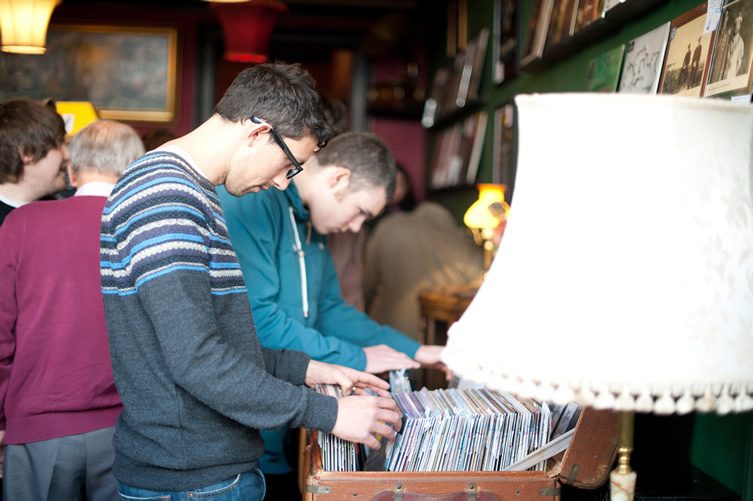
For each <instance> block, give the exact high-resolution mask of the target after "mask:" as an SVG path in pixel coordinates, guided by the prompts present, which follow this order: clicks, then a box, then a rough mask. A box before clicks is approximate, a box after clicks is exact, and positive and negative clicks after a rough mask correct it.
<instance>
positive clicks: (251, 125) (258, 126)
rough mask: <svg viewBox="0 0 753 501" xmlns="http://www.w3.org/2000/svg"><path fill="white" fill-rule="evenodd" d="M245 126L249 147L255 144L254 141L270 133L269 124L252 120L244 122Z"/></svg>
mask: <svg viewBox="0 0 753 501" xmlns="http://www.w3.org/2000/svg"><path fill="white" fill-rule="evenodd" d="M243 126H244V127H245V131H246V136H245V137H246V143H247V144H248V145H249V146H250V145H251V144H253V142H254V141H256V140H257V139H259V138H260V136H262V135H263V134H266V133H267V132H269V124H267V123H264V122H260V123H256V122H254V121H253V120H251V119H250V118H249V119H248V120H244V121H243ZM265 140H266V139H265Z"/></svg>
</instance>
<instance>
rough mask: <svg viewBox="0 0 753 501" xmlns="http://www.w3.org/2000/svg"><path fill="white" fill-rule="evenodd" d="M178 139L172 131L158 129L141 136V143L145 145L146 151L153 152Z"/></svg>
mask: <svg viewBox="0 0 753 501" xmlns="http://www.w3.org/2000/svg"><path fill="white" fill-rule="evenodd" d="M176 137H177V136H176V135H175V133H174V132H173V131H171V130H170V129H165V128H164V127H158V128H156V129H149V130H148V131H147V132H145V133H143V134H142V135H141V142H143V143H144V150H146V151H152V150H156V149H157V148H159V147H160V146H162V145H163V144H165V143H166V142H168V141H171V140H173V139H175V138H176Z"/></svg>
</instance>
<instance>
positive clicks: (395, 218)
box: [364, 201, 483, 340]
mask: <svg viewBox="0 0 753 501" xmlns="http://www.w3.org/2000/svg"><path fill="white" fill-rule="evenodd" d="M364 263H365V266H364V270H365V273H364V288H365V289H364V294H365V297H366V311H367V312H368V313H369V315H371V317H372V318H374V320H376V321H377V322H381V323H384V324H386V325H390V326H392V327H394V328H395V329H399V330H400V331H402V332H405V333H406V334H408V335H409V336H411V337H412V338H413V339H416V340H421V339H422V337H423V331H422V329H421V314H420V305H419V301H418V295H419V292H421V290H423V289H427V288H431V287H433V286H438V285H451V284H466V283H469V282H471V281H472V280H474V279H477V278H478V277H479V276H481V273H482V271H483V262H482V253H481V250H480V248H479V247H478V246H477V245H475V244H474V243H473V239H472V238H471V237H470V235H469V234H468V232H467V231H466V230H465V229H464V228H461V227H459V226H458V225H457V222H456V221H455V218H454V217H453V215H452V214H451V213H450V212H449V211H448V210H447V209H445V208H444V207H443V206H441V205H439V204H437V203H435V202H426V201H425V202H422V203H420V204H419V205H418V206H417V207H416V208H415V209H414V210H412V211H393V212H391V213H390V214H387V215H386V216H384V217H383V218H382V219H381V221H380V222H379V224H378V225H377V226H376V228H374V230H373V231H372V232H371V234H370V236H369V240H368V241H367V243H366V257H365V259H364Z"/></svg>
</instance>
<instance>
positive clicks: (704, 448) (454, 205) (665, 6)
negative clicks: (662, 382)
mask: <svg viewBox="0 0 753 501" xmlns="http://www.w3.org/2000/svg"><path fill="white" fill-rule="evenodd" d="M531 3H532V2H529V1H523V0H521V1H519V5H520V6H521V7H520V8H521V12H520V13H519V19H518V27H519V32H520V34H521V36H520V37H519V39H520V40H526V33H525V31H526V30H527V26H528V19H529V18H530V16H531V12H530V10H531ZM700 3H701V2H699V1H697V0H672V1H666V2H660V5H658V6H657V7H655V8H653V9H651V10H650V11H648V12H647V13H645V14H644V15H642V16H640V17H638V18H636V19H633V20H631V21H630V22H628V23H626V24H624V25H623V26H621V27H619V28H617V29H615V30H614V31H613V32H610V33H608V34H607V35H606V36H605V37H604V38H601V39H599V40H597V41H595V42H593V43H592V44H590V45H588V46H587V47H584V48H582V49H581V50H580V51H579V52H576V53H574V54H572V55H571V56H570V57H567V58H566V59H563V60H560V61H557V62H556V63H553V64H551V65H550V66H548V67H547V68H545V69H544V70H543V71H540V72H537V73H522V74H520V75H519V76H518V77H516V78H514V79H512V80H510V81H508V82H504V83H503V84H501V85H495V84H494V83H493V82H492V80H491V70H490V68H491V51H487V60H486V66H485V69H484V76H483V78H482V81H481V89H482V91H481V94H482V96H483V98H484V104H483V109H484V110H485V111H486V112H487V113H488V116H489V124H492V122H493V116H494V110H495V109H496V108H498V107H499V106H500V105H502V104H504V103H506V102H509V101H510V100H512V99H513V97H514V96H515V95H516V94H520V93H532V92H579V91H583V90H585V88H586V68H587V66H588V62H589V60H590V59H591V58H593V57H594V56H596V55H598V54H601V53H602V52H605V51H607V50H608V49H611V48H613V47H616V46H618V45H619V44H622V43H625V42H628V41H630V40H631V39H633V38H635V37H637V36H639V35H642V34H643V33H646V32H648V31H650V30H651V29H653V28H655V27H657V26H659V25H660V24H662V23H665V22H667V21H669V20H671V19H673V18H675V17H677V16H678V15H681V14H683V13H685V12H687V11H689V10H691V9H692V8H694V7H696V6H697V5H700ZM422 8H423V12H424V19H425V20H426V22H427V23H428V24H429V26H430V29H429V30H428V33H431V40H429V41H428V43H429V47H430V51H429V55H430V61H429V63H430V64H429V66H430V68H431V69H432V73H433V70H434V69H436V68H437V67H439V66H444V65H446V64H447V63H448V59H447V57H446V54H445V47H446V45H445V40H446V25H447V17H446V12H447V10H446V2H444V1H442V2H439V1H435V0H430V1H427V2H425V4H424V5H423V6H422ZM492 12H493V1H492V0H468V37H469V39H471V38H473V37H475V36H476V35H477V34H478V32H479V31H480V30H481V29H482V28H485V27H486V28H489V29H490V30H491V28H492V26H491V22H492ZM520 50H521V48H520V47H519V55H520ZM493 134H494V130H493V126H487V131H486V139H485V143H484V150H483V154H482V157H481V167H480V170H479V178H478V180H479V181H480V182H489V181H490V180H491V173H492V168H493V166H492V162H493V159H492V144H493V139H492V138H493ZM431 144H432V143H431V138H430V140H429V143H428V145H427V146H428V148H431ZM427 158H430V155H427ZM475 196H476V192H475V190H474V189H473V188H469V187H466V188H460V189H452V190H439V191H435V192H430V193H429V198H431V199H433V200H437V201H440V202H441V203H443V204H444V205H446V206H447V207H448V208H449V209H450V210H451V211H453V213H454V214H455V215H456V217H457V218H458V220H459V221H460V220H461V218H462V214H463V212H464V211H465V209H466V208H467V207H468V206H469V205H470V204H471V203H472V201H473V200H475ZM752 363H753V362H752ZM642 431H644V436H643V438H641V432H642ZM639 447H642V448H643V449H642V450H641V449H639ZM667 449H669V450H667ZM639 450H641V452H642V456H641V454H638V452H639ZM636 455H638V456H639V458H640V457H643V458H647V457H649V456H653V457H654V458H657V457H661V458H666V460H667V461H678V462H680V461H690V462H692V464H694V465H695V466H697V467H698V468H700V469H701V470H703V471H705V472H706V473H708V474H709V475H711V476H712V477H714V478H716V479H717V480H719V481H720V482H721V483H723V484H724V485H726V486H727V487H729V488H730V489H732V490H733V491H735V492H737V493H738V494H740V495H741V496H742V499H753V475H752V474H751V473H753V414H751V413H748V414H745V415H736V416H726V417H719V416H715V415H697V416H689V417H683V418H677V417H674V418H673V417H668V418H665V417H655V416H644V417H642V418H641V419H639V420H637V424H636ZM639 474H640V472H639Z"/></svg>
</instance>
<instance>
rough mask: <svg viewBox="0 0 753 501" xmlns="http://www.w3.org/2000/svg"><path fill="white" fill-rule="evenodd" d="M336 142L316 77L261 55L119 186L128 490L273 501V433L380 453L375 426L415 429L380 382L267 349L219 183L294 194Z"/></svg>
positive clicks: (115, 335)
mask: <svg viewBox="0 0 753 501" xmlns="http://www.w3.org/2000/svg"><path fill="white" fill-rule="evenodd" d="M330 136H331V132H330V131H329V129H328V128H327V126H326V124H325V122H324V118H323V116H322V111H321V101H320V98H319V95H318V93H317V92H316V88H315V84H314V81H313V79H312V78H311V76H310V75H309V74H308V73H307V72H306V71H305V70H303V69H302V68H301V67H300V66H299V65H289V64H284V63H273V64H260V65H256V66H253V67H250V68H247V69H245V70H243V71H241V72H240V73H239V74H238V76H237V77H236V78H235V80H233V82H232V83H231V85H230V87H229V88H228V89H227V91H226V92H225V94H224V96H223V97H222V99H221V100H220V102H219V103H218V104H217V106H216V108H215V113H214V114H213V115H212V116H211V117H210V118H209V119H208V120H206V121H205V122H204V123H203V124H201V125H200V126H199V127H198V128H196V129H194V130H193V131H191V132H189V133H188V134H187V135H184V136H181V137H178V138H176V139H174V140H172V141H169V142H168V143H166V144H165V145H163V146H161V147H160V148H158V149H156V150H153V151H151V152H149V153H147V154H146V155H144V156H143V157H141V158H140V159H138V160H137V161H135V162H134V163H133V164H131V166H130V167H129V168H128V170H127V171H126V172H125V173H124V175H123V176H122V177H121V178H120V180H119V181H118V183H117V185H116V187H115V189H114V190H113V192H112V194H111V196H110V198H109V199H108V202H107V204H106V205H105V209H104V212H103V215H102V235H101V274H102V291H103V296H104V305H105V319H106V322H107V330H108V335H109V338H110V354H111V358H112V366H113V372H114V375H115V382H116V384H117V387H118V391H119V393H120V396H121V399H122V400H123V405H124V410H123V413H122V414H121V416H120V418H119V420H118V424H117V427H116V430H115V438H114V444H115V463H114V465H113V472H114V474H115V477H116V478H117V479H118V482H119V492H120V494H121V496H123V497H124V498H126V499H134V498H136V499H139V498H154V499H163V498H168V497H171V499H178V498H180V499H186V498H189V497H190V498H206V499H212V500H231V499H232V500H260V499H262V498H263V496H264V493H265V482H264V478H263V476H262V475H261V473H260V472H259V470H258V468H257V466H258V459H259V457H260V456H261V454H262V451H263V443H262V440H261V437H260V436H259V431H258V430H260V429H269V428H277V427H280V426H293V427H297V426H305V427H308V428H311V429H318V430H323V431H325V432H330V433H332V434H334V435H335V436H337V437H340V438H342V439H345V440H349V441H353V442H358V443H365V444H366V445H367V446H369V447H376V448H379V442H378V441H377V440H376V439H375V438H374V436H373V434H381V435H383V436H386V437H388V438H390V439H394V436H395V433H396V430H399V429H400V415H399V411H398V408H397V405H396V404H395V402H394V401H393V400H392V399H391V398H389V394H388V392H387V391H386V390H387V388H388V385H387V383H385V382H384V381H382V380H380V379H379V378H377V377H375V376H373V375H370V374H366V373H363V372H359V371H356V370H352V369H348V368H346V367H339V366H336V365H332V364H327V363H322V362H317V361H314V360H310V358H309V357H308V356H307V355H306V354H304V353H302V352H298V351H291V350H286V351H277V350H266V349H262V348H261V346H260V345H259V340H258V338H257V333H256V327H255V322H254V318H253V317H252V313H251V308H250V306H249V302H248V295H247V288H246V283H248V287H249V291H250V290H254V289H255V288H257V287H260V284H257V283H255V282H253V281H248V282H245V281H244V280H243V275H242V274H241V270H240V266H239V263H238V258H237V256H236V253H235V250H234V247H233V245H232V244H231V242H230V238H229V235H228V233H227V229H226V222H225V216H224V215H223V209H222V208H221V207H220V201H219V199H218V197H217V193H216V191H215V187H216V186H218V185H222V186H223V189H224V191H225V193H226V195H227V196H228V197H230V198H232V197H234V196H240V195H243V194H246V193H252V192H259V191H262V190H264V189H266V188H273V187H274V188H277V189H279V190H283V189H285V188H286V187H287V186H288V184H289V183H290V179H291V178H293V177H294V176H296V175H297V174H298V173H300V172H301V171H302V166H301V164H303V163H305V162H307V161H308V159H309V157H311V155H312V154H313V153H314V151H315V150H316V149H317V148H319V147H320V146H322V145H323V144H324V143H325V142H326V141H327V140H328V139H329V138H330ZM307 167H308V165H307ZM265 193H276V191H275V190H269V191H267V192H265ZM248 198H252V197H248ZM236 250H237V249H236ZM262 285H263V284H262ZM259 328H260V329H263V328H264V326H262V325H259ZM325 383H329V384H339V385H340V386H342V387H343V390H344V391H345V393H346V394H349V393H350V391H351V390H353V389H354V388H358V389H359V391H358V392H357V393H356V394H355V395H351V396H345V397H343V398H341V399H339V400H336V399H335V398H334V397H330V396H326V395H322V394H318V393H316V392H314V391H313V390H311V389H309V388H305V387H304V386H303V385H306V386H308V387H314V386H315V385H316V384H325ZM365 388H369V389H372V390H373V391H375V392H376V393H377V394H378V395H377V396H368V395H364V394H359V393H360V392H361V389H365Z"/></svg>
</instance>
